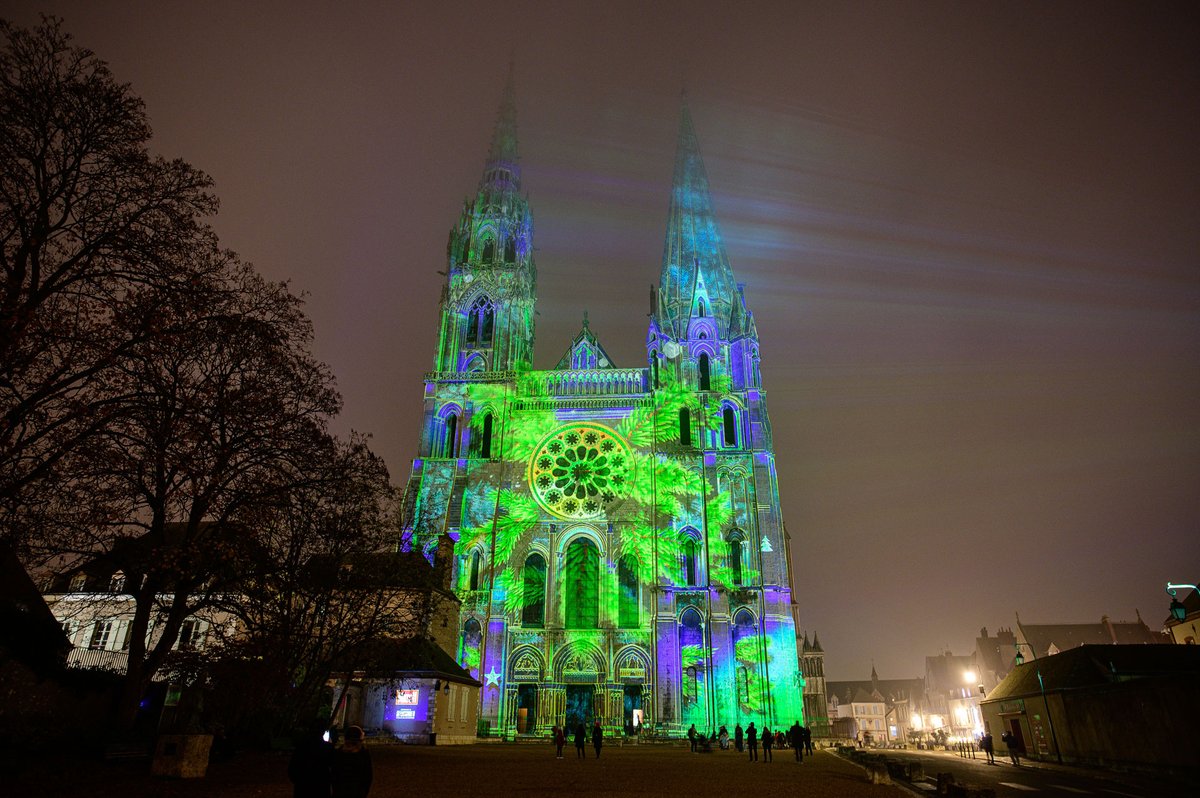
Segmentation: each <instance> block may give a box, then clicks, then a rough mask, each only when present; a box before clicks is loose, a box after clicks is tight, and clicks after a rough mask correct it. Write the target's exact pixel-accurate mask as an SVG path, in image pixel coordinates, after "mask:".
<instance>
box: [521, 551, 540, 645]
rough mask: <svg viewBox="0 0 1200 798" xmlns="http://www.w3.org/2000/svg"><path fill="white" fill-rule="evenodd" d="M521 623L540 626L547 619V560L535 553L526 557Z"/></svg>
mask: <svg viewBox="0 0 1200 798" xmlns="http://www.w3.org/2000/svg"><path fill="white" fill-rule="evenodd" d="M523 586H524V594H523V595H522V605H521V625H522V626H533V627H538V628H540V627H541V626H542V625H543V624H544V623H545V620H546V560H545V558H544V557H542V555H540V554H537V553H534V554H530V555H529V557H527V558H526V559H525V574H524V579H523Z"/></svg>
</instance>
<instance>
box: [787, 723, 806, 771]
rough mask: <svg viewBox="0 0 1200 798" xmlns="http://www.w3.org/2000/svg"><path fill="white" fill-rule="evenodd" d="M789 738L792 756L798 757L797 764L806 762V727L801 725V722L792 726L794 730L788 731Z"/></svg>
mask: <svg viewBox="0 0 1200 798" xmlns="http://www.w3.org/2000/svg"><path fill="white" fill-rule="evenodd" d="M788 737H789V738H790V741H791V743H792V754H793V755H794V756H795V757H796V761H797V762H801V763H803V762H804V727H803V726H801V725H800V721H796V722H795V723H793V724H792V728H791V729H789V730H788Z"/></svg>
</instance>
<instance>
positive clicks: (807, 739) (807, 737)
mask: <svg viewBox="0 0 1200 798" xmlns="http://www.w3.org/2000/svg"><path fill="white" fill-rule="evenodd" d="M800 736H801V737H803V738H804V752H805V753H806V754H808V755H809V756H812V729H810V728H808V727H807V726H801V727H800Z"/></svg>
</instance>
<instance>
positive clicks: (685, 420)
mask: <svg viewBox="0 0 1200 798" xmlns="http://www.w3.org/2000/svg"><path fill="white" fill-rule="evenodd" d="M679 443H680V444H681V445H683V446H691V445H692V412H691V411H690V410H688V409H687V408H686V407H681V408H679Z"/></svg>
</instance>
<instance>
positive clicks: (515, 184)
mask: <svg viewBox="0 0 1200 798" xmlns="http://www.w3.org/2000/svg"><path fill="white" fill-rule="evenodd" d="M513 73H514V67H513V63H512V62H511V61H510V62H509V64H508V81H507V82H506V83H505V84H504V97H503V99H501V100H500V112H499V113H498V114H497V115H496V127H495V129H494V130H493V131H492V146H491V147H490V148H489V149H488V157H487V162H486V163H485V164H484V167H483V184H488V183H491V184H499V187H504V188H508V187H511V188H513V189H514V190H518V191H519V190H520V188H521V166H520V164H519V163H518V155H517V95H516V88H515V80H514V75H513Z"/></svg>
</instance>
